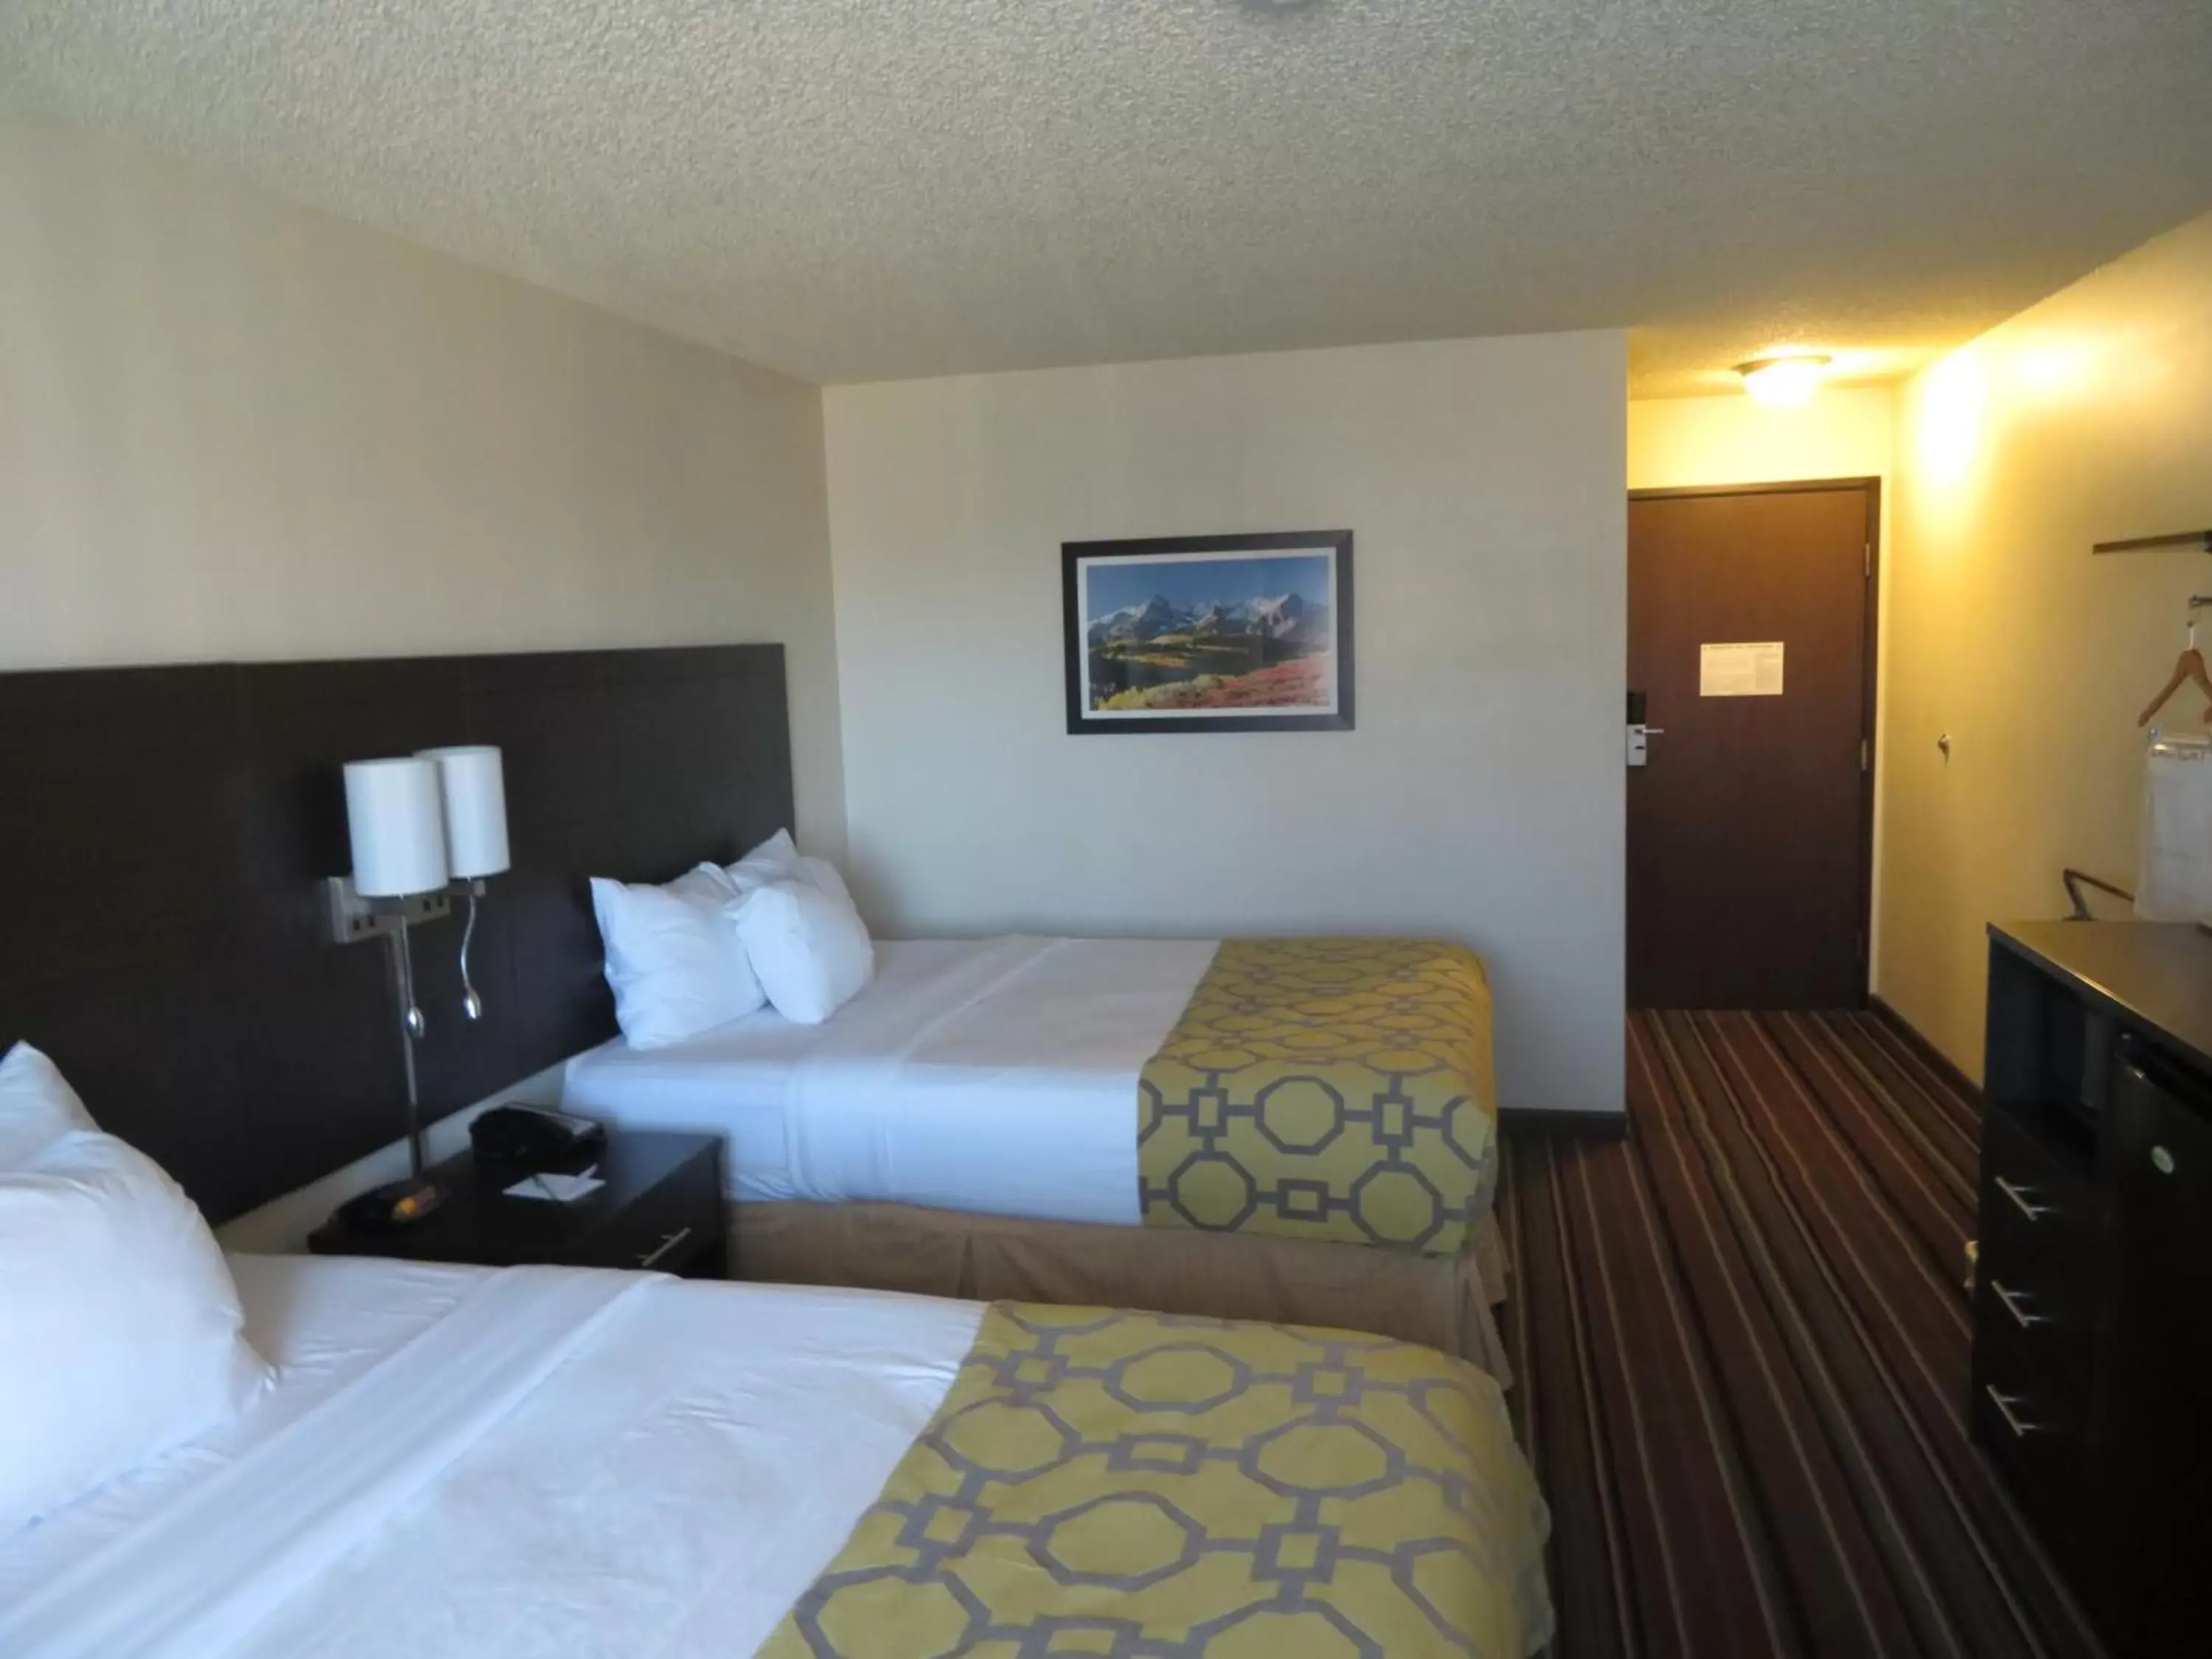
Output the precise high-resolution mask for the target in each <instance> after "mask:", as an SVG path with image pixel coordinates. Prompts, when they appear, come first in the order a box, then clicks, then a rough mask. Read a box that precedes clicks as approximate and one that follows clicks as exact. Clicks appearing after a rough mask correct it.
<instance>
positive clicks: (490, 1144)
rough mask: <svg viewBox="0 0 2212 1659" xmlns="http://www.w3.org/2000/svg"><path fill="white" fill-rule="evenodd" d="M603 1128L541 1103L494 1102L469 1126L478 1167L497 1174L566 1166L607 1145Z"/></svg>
mask: <svg viewBox="0 0 2212 1659" xmlns="http://www.w3.org/2000/svg"><path fill="white" fill-rule="evenodd" d="M606 1144H607V1128H606V1125H605V1124H604V1123H595V1122H593V1121H592V1120H591V1119H590V1118H587V1117H570V1116H569V1115H568V1114H567V1113H565V1112H556V1111H551V1110H549V1109H546V1108H545V1107H543V1106H495V1107H493V1108H492V1109H490V1110H489V1111H488V1112H484V1113H483V1114H481V1115H479V1116H478V1117H477V1120H476V1121H475V1122H473V1123H471V1124H470V1125H469V1145H470V1146H471V1149H472V1150H473V1151H474V1152H475V1153H476V1160H477V1169H479V1170H483V1172H484V1174H486V1175H487V1176H491V1177H493V1178H495V1179H496V1178H498V1177H500V1176H520V1175H531V1174H534V1173H535V1172H537V1171H538V1170H565V1169H568V1168H569V1167H570V1166H572V1165H575V1164H582V1163H586V1162H588V1161H590V1160H591V1159H592V1158H597V1157H598V1156H599V1154H600V1153H601V1152H604V1151H605V1150H606Z"/></svg>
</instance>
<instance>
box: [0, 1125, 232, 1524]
mask: <svg viewBox="0 0 2212 1659" xmlns="http://www.w3.org/2000/svg"><path fill="white" fill-rule="evenodd" d="M80 1110H82V1108H80ZM243 1323H244V1320H243V1317H242V1316H241V1314H240V1309H239V1304H238V1290H237V1287H236V1286H235V1285H233V1284H232V1283H231V1279H230V1269H229V1267H228V1264H226V1263H225V1262H224V1261H223V1259H222V1251H221V1250H219V1249H216V1242H215V1239H214V1238H213V1237H211V1236H210V1234H209V1232H208V1229H207V1223H206V1222H205V1221H204V1219H203V1218H201V1216H200V1212H199V1211H198V1209H197V1207H195V1206H194V1205H193V1203H192V1201H191V1200H190V1199H189V1198H186V1197H185V1194H184V1192H183V1190H182V1189H181V1188H179V1187H178V1186H177V1184H176V1183H175V1182H173V1181H171V1180H170V1179H169V1177H168V1176H166V1175H164V1174H162V1173H161V1169H160V1168H159V1166H157V1165H156V1164H155V1163H154V1162H153V1160H152V1159H150V1158H147V1157H146V1156H145V1155H144V1154H143V1152H137V1151H135V1150H133V1149H132V1148H131V1147H130V1146H125V1144H124V1143H123V1142H122V1141H119V1140H118V1139H115V1137H114V1136H112V1135H104V1134H101V1133H99V1132H98V1131H96V1130H91V1129H79V1130H75V1131H72V1132H70V1133H66V1134H64V1135H62V1136H60V1137H59V1138H58V1139H55V1140H53V1141H52V1142H50V1143H49V1144H48V1145H47V1146H46V1148H45V1150H44V1151H43V1152H40V1153H39V1154H38V1155H37V1156H36V1157H34V1158H32V1159H31V1160H30V1161H29V1163H28V1164H25V1165H24V1166H22V1167H21V1168H18V1169H14V1170H0V1537H5V1536H6V1535H8V1534H9V1533H11V1532H13V1531H15V1529H17V1528H21V1527H23V1526H26V1525H27V1524H28V1523H29V1522H33V1521H35V1520H37V1519H38V1518H39V1517H40V1516H45V1515H50V1514H52V1512H53V1511H54V1510H58V1509H60V1508H61V1507H62V1506H63V1505H64V1504H69V1503H71V1502H73V1501H74V1500H75V1499H76V1498H81V1497H82V1496H83V1495H84V1494H86V1493H87V1492H90V1491H92V1490H93V1488H94V1487H95V1486H99V1485H100V1484H101V1483H102V1482H103V1481H106V1480H111V1479H112V1478H113V1477H114V1476H116V1475H118V1474H123V1473H124V1472H125V1470H128V1469H131V1468H137V1466H138V1465H139V1464H141V1463H143V1462H146V1461H147V1460H148V1459H149V1458H151V1457H153V1456H155V1455H157V1454H159V1453H161V1452H163V1451H166V1450H167V1449H169V1448H170V1447H172V1446H174V1445H176V1444H177V1443H179V1442H181V1441H185V1440H189V1439H191V1437H193V1436H195V1435H197V1434H200V1433H203V1432H204V1431H207V1430H209V1429H211V1428H214V1427H216V1426H217V1425H220V1424H222V1423H225V1422H228V1420H229V1419H231V1418H232V1417H234V1416H235V1415H236V1414H237V1413H238V1412H239V1411H240V1409H241V1408H242V1407H244V1406H245V1405H246V1403H247V1402H248V1401H250V1400H252V1397H253V1395H255V1394H256V1393H257V1392H258V1390H259V1389H260V1388H261V1386H262V1384H263V1383H264V1382H265V1381H266V1380H267V1378H268V1376H269V1367H268V1366H267V1364H265V1363H264V1361H263V1360H262V1358H261V1357H260V1356H259V1355H258V1354H257V1353H255V1352H253V1350H252V1348H250V1347H248V1346H246V1340H245V1338H244V1337H243V1336H241V1335H240V1328H241V1327H242V1325H243Z"/></svg>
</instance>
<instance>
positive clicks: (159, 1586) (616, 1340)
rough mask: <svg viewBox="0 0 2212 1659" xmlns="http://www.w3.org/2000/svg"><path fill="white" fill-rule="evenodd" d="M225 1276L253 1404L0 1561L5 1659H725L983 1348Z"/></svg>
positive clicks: (710, 1292) (634, 1300)
mask: <svg viewBox="0 0 2212 1659" xmlns="http://www.w3.org/2000/svg"><path fill="white" fill-rule="evenodd" d="M234 1266H235V1268H236V1271H237V1274H238V1279H239V1284H240V1291H241V1294H242V1295H243V1296H244V1297H245V1299H246V1308H247V1316H248V1323H249V1329H250V1331H251V1333H252V1336H253V1338H254V1340H255V1341H256V1343H257V1344H258V1346H260V1347H261V1349H262V1351H263V1352H264V1353H266V1354H268V1355H269V1356H270V1358H272V1359H273V1360H274V1361H275V1362H276V1364H277V1366H278V1371H279V1381H278V1383H277V1385H276V1388H275V1389H274V1390H273V1391H272V1392H271V1393H270V1395H268V1396H266V1397H265V1398H264V1400H263V1401H261V1402H260V1404H259V1405H258V1406H257V1407H255V1408H254V1409H253V1410H252V1412H251V1413H248V1414H247V1415H246V1417H245V1418H244V1419H241V1420H240V1421H239V1422H237V1423H235V1424H234V1425H230V1426H229V1427H228V1428H227V1429H225V1430H223V1431H220V1432H219V1433H217V1434H215V1435H211V1436H210V1437H207V1438H206V1439H204V1440H203V1441H201V1442H198V1443H194V1444H192V1445H191V1446H187V1447H185V1448H181V1449H179V1450H178V1451H177V1452H175V1453H173V1454H171V1455H167V1456H165V1457H163V1458H161V1459H158V1460H156V1461H155V1463H153V1464H151V1465H149V1467H148V1468H145V1469H143V1470H141V1471H139V1472H138V1473H137V1474H135V1475H133V1476H131V1477H128V1478H126V1479H125V1480H121V1481H118V1482H114V1483H112V1484H111V1485H110V1486H108V1487H107V1488H106V1489H105V1490H103V1491H102V1492H100V1493H99V1494H96V1495H95V1496H94V1498H91V1499H89V1500H88V1501H87V1502H85V1503H82V1504H77V1505H75V1506H73V1507H71V1508H70V1509H69V1510H64V1511H63V1512H62V1513H61V1514H59V1515H58V1516H53V1517H52V1518H51V1519H50V1520H49V1521H48V1522H46V1523H44V1524H42V1525H40V1526H38V1527H34V1528H29V1529H27V1531H25V1532H22V1533H20V1534H16V1535H15V1537H13V1538H11V1539H4V1540H0V1652H5V1653H7V1654H9V1656H11V1659H64V1656H68V1659H76V1656H94V1655H97V1656H99V1659H134V1656H135V1659H155V1656H160V1659H185V1656H191V1659H201V1656H210V1655H214V1654H217V1653H221V1654H228V1655H234V1656H239V1659H277V1656H284V1659H294V1656H298V1655H301V1654H308V1653H313V1654H316V1655H325V1656H331V1659H350V1656H356V1655H358V1656H362V1659H368V1656H370V1655H374V1656H378V1659H389V1656H390V1655H391V1654H392V1653H395V1652H398V1653H414V1654H419V1655H423V1656H430V1659H446V1656H459V1655H464V1654H465V1655H468V1656H471V1659H540V1656H543V1659H556V1656H558V1659H594V1656H599V1655H606V1656H610V1659H612V1656H617V1655H621V1656H635V1655H638V1654H646V1653H649V1654H652V1655H653V1656H655V1659H693V1656H698V1659H706V1656H709V1655H712V1656H715V1659H727V1656H730V1655H733V1654H734V1655H742V1654H746V1653H750V1652H751V1651H752V1650H754V1649H755V1648H756V1647H757V1646H758V1645H759V1644H760V1643H761V1642H762V1641H763V1640H764V1639H765V1638H766V1637H767V1636H768V1635H769V1632H771V1631H773V1630H774V1628H775V1626H776V1624H777V1623H778V1622H779V1621H780V1620H781V1619H782V1617H783V1614H784V1613H785V1611H786V1610H787V1608H788V1607H789V1606H790V1604H791V1603H792V1602H793V1601H795V1600H796V1599H797V1598H798V1596H799V1595H800V1594H801V1593H803V1592H804V1590H805V1588H806V1587H807V1585H808V1584H810V1583H812V1581H813V1579H814V1577H816V1576H817V1574H818V1573H819V1572H820V1571H821V1570H822V1568H823V1565H826V1564H827V1563H828V1562H829V1559H831V1557H833V1556H834V1555H835V1554H836V1551H837V1549H838V1548H839V1547H840V1546H841V1545H842V1543H843V1541H844V1540H845V1538H846V1536H847V1535H848V1533H849V1532H850V1530H851V1528H852V1526H853V1523H854V1521H855V1520H856V1519H857V1518H858V1517H859V1516H860V1513H861V1512H862V1511H863V1510H865V1509H866V1507H867V1506H868V1505H869V1504H871V1503H872V1502H873V1501H874V1500H875V1498H876V1497H877V1496H878V1493H879V1492H880V1491H881V1489H882V1486H883V1483H884V1480H885V1479H886V1478H887V1477H888V1476H889V1474H890V1471H891V1469H892V1468H893V1467H894V1466H895V1465H896V1462H897V1461H898V1459H899V1458H900V1457H901V1456H902V1455H903V1454H904V1452H905V1450H906V1448H907V1447H908V1444H909V1443H911V1442H912V1441H913V1439H914V1437H915V1436H916V1435H917V1434H918V1433H920V1431H921V1429H922V1428H923V1427H924V1426H925V1425H927V1422H928V1420H929V1419H930V1417H931V1416H932V1414H933V1413H934V1412H935V1410H936V1408H937V1407H938V1405H939V1403H940V1402H941V1401H942V1400H943V1398H944V1396H945V1390H946V1389H948V1388H949V1387H950V1386H951V1380H952V1377H953V1376H954V1374H955V1373H956V1372H957V1370H958V1367H959V1364H960V1360H961V1358H963V1356H964V1355H965V1353H966V1352H967V1350H968V1348H969V1346H970V1344H971V1343H972V1342H973V1340H974V1338H975V1328H976V1325H977V1322H979V1321H980V1319H981V1307H980V1306H979V1305H977V1304H970V1303H956V1302H942V1301H935V1300H931V1299H928V1298H924V1297H898V1296H890V1295H884V1294H879V1293H872V1292H866V1291H820V1290H798V1289H791V1288H786V1287H779V1286H766V1285H720V1284H692V1283H688V1282H685V1281H681V1280H674V1279H663V1278H659V1277H657V1276H644V1275H624V1274H609V1273H586V1272H582V1271H579V1270H564V1269H520V1270H515V1271H513V1272H512V1273H505V1274H500V1273H490V1272H488V1271H485V1270H480V1269H470V1268H441V1267H416V1266H410V1265H406V1264H400V1263H392V1262H382V1261H319V1260H314V1259H308V1258H252V1257H240V1258H235V1259H234ZM372 1425H380V1430H379V1431H378V1432H376V1433H374V1434H358V1433H357V1434H356V1437H354V1438H353V1439H345V1438H340V1437H337V1436H336V1435H334V1432H333V1431H342V1430H348V1429H350V1430H354V1431H360V1430H362V1429H363V1428H364V1427H368V1426H372ZM255 1540H264V1541H267V1547H259V1548H249V1547H243V1546H244V1545H245V1544H250V1543H252V1541H255Z"/></svg>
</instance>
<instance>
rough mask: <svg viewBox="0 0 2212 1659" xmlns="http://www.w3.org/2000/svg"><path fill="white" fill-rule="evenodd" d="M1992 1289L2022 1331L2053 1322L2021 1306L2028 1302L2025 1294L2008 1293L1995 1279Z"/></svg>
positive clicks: (1991, 1281)
mask: <svg viewBox="0 0 2212 1659" xmlns="http://www.w3.org/2000/svg"><path fill="white" fill-rule="evenodd" d="M1990 1289H1991V1290H1992V1291H1996V1297H1997V1300H1998V1301H2000V1302H2002V1303H2003V1304H2004V1310H2005V1311H2006V1312H2007V1313H2008V1314H2010V1315H2011V1316H2012V1319H2013V1323H2014V1324H2015V1325H2017V1326H2019V1327H2020V1328H2021V1329H2022V1330H2026V1329H2027V1328H2028V1327H2029V1326H2031V1325H2047V1324H2049V1323H2050V1322H2051V1321H2050V1318H2049V1316H2046V1315H2044V1314H2032V1313H2029V1312H2028V1311H2027V1310H2026V1309H2024V1308H2022V1307H2021V1305H2020V1304H2021V1303H2023V1302H2025V1301H2027V1296H2026V1294H2025V1293H2023V1292H2021V1291H2008V1290H2007V1289H2006V1288H2005V1287H2004V1285H2003V1283H2002V1281H2001V1280H1998V1279H1991V1280H1990Z"/></svg>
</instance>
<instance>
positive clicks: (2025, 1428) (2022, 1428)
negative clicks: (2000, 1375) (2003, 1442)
mask: <svg viewBox="0 0 2212 1659" xmlns="http://www.w3.org/2000/svg"><path fill="white" fill-rule="evenodd" d="M1982 1392H1983V1393H1984V1394H1985V1395H1989V1397H1990V1404H1991V1405H1992V1406H1995V1407H1996V1408H1997V1415H1998V1416H1999V1417H2002V1419H2004V1425H2005V1427H2007V1428H2008V1429H2010V1430H2011V1431H2012V1432H2013V1437H2014V1438H2015V1439H2016V1440H2025V1439H2027V1437H2028V1436H2030V1435H2031V1434H2039V1433H2040V1432H2041V1431H2042V1429H2043V1425H2041V1424H2040V1423H2030V1422H2028V1421H2027V1420H2026V1419H2023V1418H2021V1416H2020V1415H2019V1414H2018V1413H2015V1411H2014V1410H2013V1407H2015V1406H2024V1405H2026V1404H2027V1401H2024V1400H2022V1399H2021V1397H2020V1396H2019V1395H2016V1394H1999V1393H1998V1392H1997V1390H1996V1384H1995V1383H1984V1384H1983V1385H1982Z"/></svg>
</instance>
